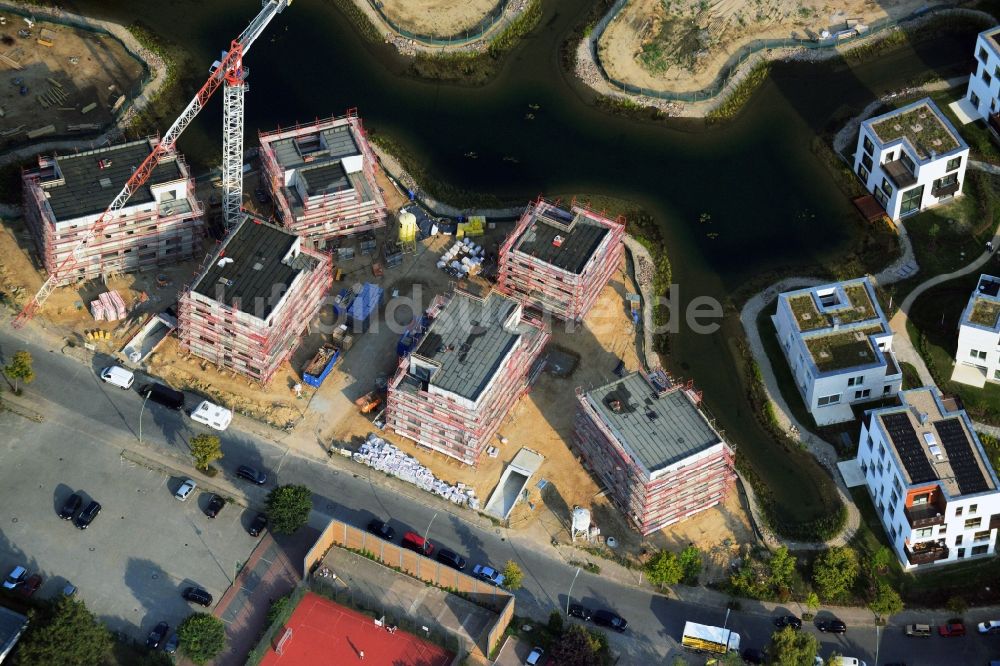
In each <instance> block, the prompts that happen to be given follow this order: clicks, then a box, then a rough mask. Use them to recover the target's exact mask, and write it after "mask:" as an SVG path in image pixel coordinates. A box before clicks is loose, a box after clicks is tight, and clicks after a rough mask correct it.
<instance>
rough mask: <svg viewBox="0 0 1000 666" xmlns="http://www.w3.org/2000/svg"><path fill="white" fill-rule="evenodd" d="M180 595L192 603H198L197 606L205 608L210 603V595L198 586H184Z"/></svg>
mask: <svg viewBox="0 0 1000 666" xmlns="http://www.w3.org/2000/svg"><path fill="white" fill-rule="evenodd" d="M181 596H182V597H184V598H185V599H186V600H187V601H190V602H191V603H193V604H198V605H199V606H205V607H206V608H207V607H208V606H211V605H212V595H211V594H209V593H208V591H207V590H203V589H201V588H200V587H186V588H184V591H183V592H181Z"/></svg>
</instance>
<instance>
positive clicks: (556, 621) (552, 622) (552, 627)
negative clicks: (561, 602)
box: [549, 610, 563, 636]
mask: <svg viewBox="0 0 1000 666" xmlns="http://www.w3.org/2000/svg"><path fill="white" fill-rule="evenodd" d="M549 632H550V633H551V634H552V635H553V636H559V635H561V634H562V632H563V616H562V612H561V611H558V610H554V611H552V612H551V613H549Z"/></svg>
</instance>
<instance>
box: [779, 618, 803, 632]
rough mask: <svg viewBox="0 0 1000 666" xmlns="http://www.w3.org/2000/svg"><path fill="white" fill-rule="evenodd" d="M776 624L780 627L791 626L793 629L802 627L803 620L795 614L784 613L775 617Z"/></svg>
mask: <svg viewBox="0 0 1000 666" xmlns="http://www.w3.org/2000/svg"><path fill="white" fill-rule="evenodd" d="M774 626H776V627H777V628H778V629H783V628H784V627H791V628H792V629H801V628H802V620H800V619H799V618H797V617H795V616H794V615H782V616H780V617H776V618H774Z"/></svg>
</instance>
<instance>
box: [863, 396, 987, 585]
mask: <svg viewBox="0 0 1000 666" xmlns="http://www.w3.org/2000/svg"><path fill="white" fill-rule="evenodd" d="M899 397H900V401H901V403H902V404H901V405H900V406H898V407H884V408H881V409H874V410H871V411H869V412H867V413H866V414H865V419H864V421H863V423H862V426H861V439H860V441H859V444H858V459H857V463H858V465H859V466H860V468H861V471H862V473H863V474H864V477H865V484H866V486H867V488H868V493H869V494H870V495H871V498H872V502H873V503H874V504H875V507H876V510H877V511H878V515H879V519H880V520H881V521H882V525H883V526H884V527H885V531H886V534H887V535H888V537H889V540H890V541H891V542H892V547H893V550H894V551H895V552H896V556H897V557H898V558H899V561H900V562H901V563H902V565H903V568H905V569H914V568H916V567H926V566H930V565H932V564H944V563H948V562H957V561H959V560H963V559H969V558H973V557H986V556H988V555H992V554H993V553H994V551H995V549H996V540H997V528H998V527H1000V490H998V481H997V475H996V472H995V471H994V470H993V467H992V466H991V465H990V462H989V458H988V457H987V455H986V453H985V452H984V451H983V446H982V444H981V443H980V441H979V437H978V436H977V435H976V431H975V429H974V428H973V426H972V421H971V420H970V419H969V416H968V414H966V413H965V410H963V409H959V408H958V406H957V405H956V404H955V403H954V400H952V399H947V400H946V399H943V398H942V397H941V394H940V393H939V392H938V390H937V389H936V388H919V389H913V390H911V391H904V392H903V393H900V394H899Z"/></svg>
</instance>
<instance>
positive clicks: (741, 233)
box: [67, 0, 975, 520]
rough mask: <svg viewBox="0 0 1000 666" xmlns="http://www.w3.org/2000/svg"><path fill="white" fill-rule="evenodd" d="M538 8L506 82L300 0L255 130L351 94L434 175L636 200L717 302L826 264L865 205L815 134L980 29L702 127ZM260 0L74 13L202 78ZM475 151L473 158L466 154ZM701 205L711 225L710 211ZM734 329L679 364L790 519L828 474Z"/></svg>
mask: <svg viewBox="0 0 1000 666" xmlns="http://www.w3.org/2000/svg"><path fill="white" fill-rule="evenodd" d="M543 4H544V7H545V10H544V17H543V19H542V22H541V25H540V26H539V28H537V29H536V30H535V31H534V32H533V33H532V34H531V35H530V37H529V38H528V39H527V40H526V41H525V42H524V44H522V45H521V46H520V47H519V48H518V49H517V50H516V51H515V52H514V53H513V54H512V56H511V57H510V58H509V59H508V60H507V61H506V62H505V64H504V67H503V69H502V71H501V72H500V73H499V75H498V76H497V78H496V79H495V80H494V81H493V82H492V83H491V84H489V85H487V86H485V87H481V88H470V87H462V86H453V85H443V84H438V83H433V82H425V81H417V80H413V79H411V78H408V77H407V76H406V75H405V64H404V63H403V62H402V61H401V60H400V59H399V58H397V57H396V56H395V55H394V54H392V53H391V51H390V50H389V49H388V48H387V47H385V46H384V45H372V44H368V43H366V42H365V41H364V40H363V39H362V38H361V37H360V36H358V35H356V34H355V33H354V31H353V29H352V27H351V25H350V23H349V22H348V20H347V19H346V17H344V16H342V15H341V14H339V13H338V11H337V10H336V9H334V8H333V7H332V6H331V5H329V4H326V3H324V2H322V1H320V0H296V2H295V4H294V5H293V6H292V7H290V8H289V9H288V10H286V11H285V12H284V13H283V14H282V15H281V16H279V17H278V18H277V19H276V20H275V22H274V23H273V24H272V26H271V27H270V28H269V30H268V32H267V33H266V34H265V35H264V37H263V38H262V39H261V41H260V42H259V43H258V44H257V45H255V46H254V47H253V49H252V50H251V52H250V54H249V56H248V57H247V59H246V63H247V64H248V66H249V67H250V79H249V80H250V91H249V93H248V95H247V101H246V105H247V106H246V109H247V117H246V127H247V136H248V137H253V136H254V135H255V134H256V131H257V129H258V128H260V129H265V130H266V129H272V128H274V127H275V126H276V125H279V124H280V125H289V124H292V123H294V122H296V121H306V120H310V119H312V118H314V117H317V116H319V117H321V116H328V115H330V114H341V113H343V112H344V110H345V109H347V108H349V107H357V108H358V109H359V112H360V113H361V115H362V117H363V118H364V120H365V123H366V125H367V126H368V127H369V128H373V129H375V130H376V131H378V132H380V133H384V134H386V135H389V136H391V137H392V138H393V139H395V140H397V141H399V142H401V143H402V144H404V145H405V146H406V147H407V149H408V150H409V151H410V152H411V153H412V154H415V155H419V156H421V158H422V159H423V160H425V162H426V164H427V167H428V169H429V171H430V172H431V173H433V174H434V176H435V177H437V178H438V179H440V180H444V181H449V182H451V183H453V184H455V185H456V186H458V187H461V188H465V189H469V190H475V191H482V192H491V193H494V194H497V195H499V196H501V197H503V198H513V199H515V200H518V201H522V202H523V201H526V200H528V199H529V198H533V197H535V196H536V195H537V194H539V193H545V194H546V195H559V194H563V193H579V192H587V193H593V194H606V195H612V196H615V197H625V198H630V199H633V200H635V201H636V202H637V203H638V204H639V205H641V206H643V207H645V208H646V209H647V210H649V211H650V212H652V213H653V214H654V215H655V216H656V217H657V219H658V220H659V221H660V222H661V224H662V228H663V232H664V235H665V238H666V241H667V244H668V249H669V252H670V257H671V260H672V263H673V275H674V281H675V282H676V283H677V284H679V286H680V290H681V298H682V303H686V302H688V301H689V300H690V299H692V298H694V297H696V296H701V295H710V296H714V297H716V298H718V299H720V300H721V301H723V302H724V301H725V300H726V295H727V294H728V293H730V292H731V291H732V290H734V289H737V288H738V287H740V285H741V284H743V283H744V282H745V281H746V280H747V279H749V278H752V277H753V276H755V275H759V274H760V273H761V272H763V271H771V270H781V269H783V268H788V267H796V268H799V267H808V266H810V265H815V264H816V263H817V262H819V261H821V260H823V259H828V258H830V257H835V256H836V255H837V254H838V252H843V251H844V250H845V248H846V247H848V246H849V244H850V242H851V241H852V236H851V235H852V233H854V232H853V231H852V230H854V229H856V228H857V226H856V222H855V217H854V216H855V215H856V213H855V212H854V211H853V210H852V208H851V205H850V202H849V201H847V199H846V198H845V197H844V195H843V194H842V193H841V192H840V191H839V190H838V189H837V188H836V187H835V186H834V185H833V184H832V183H831V181H830V179H829V176H828V174H827V172H826V170H825V168H824V167H823V166H822V165H821V164H820V163H819V162H818V161H817V160H816V159H815V157H814V156H813V154H812V153H811V152H810V149H809V145H810V142H811V140H812V139H813V138H814V137H815V135H816V133H817V132H818V131H821V130H823V129H825V128H826V127H827V126H828V124H830V122H831V118H832V117H833V116H835V115H837V114H838V113H840V114H842V113H843V112H844V110H845V109H846V108H856V109H860V108H861V107H863V106H864V105H865V104H867V103H868V102H869V101H870V100H871V99H873V97H875V96H877V95H879V94H881V93H882V92H884V91H886V90H889V89H895V88H899V87H900V86H901V85H903V84H904V82H906V81H908V80H910V79H912V78H914V77H916V76H919V75H921V74H923V73H925V72H926V71H927V70H928V69H932V70H936V71H937V72H939V73H942V74H945V75H954V74H957V73H963V72H968V71H969V70H970V68H971V65H970V61H971V57H972V49H973V44H974V42H975V37H974V34H973V33H972V32H971V31H967V32H963V33H946V34H944V35H943V36H940V37H937V38H935V39H934V40H933V42H932V43H931V42H928V43H923V44H917V45H913V46H904V47H901V48H898V49H896V50H894V51H893V52H891V53H888V54H885V55H882V56H880V57H879V58H878V59H877V60H875V61H873V62H869V63H865V64H863V65H860V66H856V67H853V68H852V67H847V66H845V65H844V64H843V63H839V62H838V63H832V64H831V63H827V64H822V65H816V64H805V63H799V64H781V63H779V64H777V65H775V67H774V69H773V73H772V75H771V76H770V78H769V79H768V80H767V82H766V83H765V84H764V85H763V86H762V87H761V88H760V89H759V90H758V91H757V92H756V93H755V94H754V96H753V97H752V99H751V100H750V103H749V104H748V106H747V108H746V109H745V111H744V112H743V113H742V114H741V115H740V116H739V117H738V118H737V119H736V120H735V121H734V122H731V123H729V124H726V125H724V126H719V127H711V128H704V127H702V126H701V124H700V123H692V122H668V123H664V122H660V123H653V122H642V121H636V120H631V119H627V118H623V117H619V116H615V115H612V114H610V113H607V112H604V111H601V110H599V109H597V108H595V107H594V106H593V104H592V95H591V94H590V93H589V92H588V90H587V89H585V88H584V87H583V86H581V85H580V84H578V83H577V82H576V81H574V80H573V77H572V76H571V75H568V74H566V73H565V72H563V71H562V68H561V66H560V59H559V45H560V43H561V42H562V41H563V39H564V38H565V36H566V35H567V34H568V32H569V31H570V30H571V28H572V27H573V26H574V25H575V24H576V23H578V22H579V20H580V18H581V17H582V16H583V15H584V14H585V13H586V11H585V10H586V7H585V6H584V5H585V4H589V3H583V2H580V1H579V0H577V1H573V0H543ZM258 7H259V3H257V2H254V1H253V0H248V1H245V2H244V1H241V2H237V1H236V0H212V1H210V2H209V1H199V2H191V1H189V0H174V1H172V2H163V3H160V2H156V3H153V2H147V3H140V2H120V1H117V0H85V1H81V2H75V3H72V4H71V5H70V6H68V7H67V8H68V9H76V10H78V11H83V12H88V11H91V12H94V13H96V14H98V15H100V16H103V17H107V18H112V19H115V20H119V21H122V22H129V21H132V20H135V19H141V20H143V21H144V22H145V23H146V24H148V25H149V26H151V27H152V28H153V29H154V30H156V31H157V32H159V33H161V34H163V35H165V36H166V37H167V38H168V39H171V40H173V41H174V42H176V43H178V44H180V45H181V46H183V47H184V48H185V49H186V50H187V51H189V52H190V53H191V54H192V57H193V59H194V62H197V63H204V64H205V69H206V73H207V67H208V64H209V63H211V61H212V60H213V59H215V58H217V57H218V53H219V51H220V50H221V49H222V48H224V47H225V46H226V45H227V44H228V43H229V40H230V39H232V38H233V37H234V36H235V35H236V34H237V33H238V32H239V31H240V30H242V29H243V27H244V25H245V24H246V23H247V21H248V20H249V18H250V17H252V16H253V15H254V14H255V12H256V11H257V9H258ZM198 76H201V73H200V72H199V73H198ZM529 104H537V105H540V107H541V108H540V109H539V110H537V111H533V113H534V115H535V119H534V120H526V119H525V117H524V116H525V113H526V112H527V111H528V105H529ZM220 119H221V103H220V101H219V99H218V98H217V99H216V100H214V101H213V102H212V104H211V105H210V106H209V108H207V109H206V110H205V111H204V112H203V113H202V115H201V116H200V118H199V119H198V120H197V121H196V122H195V123H194V124H193V125H192V127H191V128H190V129H189V130H188V131H187V133H186V134H185V136H184V137H183V138H182V139H181V142H180V148H181V150H182V151H183V152H184V153H186V154H187V155H188V156H189V158H191V159H192V160H193V161H196V162H198V161H202V162H203V161H207V160H209V159H211V158H213V157H214V156H215V155H217V154H218V152H219V147H220V141H221V139H220V127H221V120H220ZM469 151H474V152H476V153H478V155H479V158H478V159H477V160H469V159H467V158H465V157H464V154H465V153H466V152H469ZM505 156H510V157H514V158H516V159H517V160H519V161H518V162H517V163H513V162H510V161H505V160H504V159H503V158H504V157H505ZM703 213H707V214H709V215H710V216H711V222H710V223H709V224H702V223H699V219H700V217H701V215H702V214H703ZM710 234H714V237H710ZM805 270H807V268H806V269H805ZM738 333H739V331H738V322H735V317H734V316H731V317H730V318H729V321H727V324H726V326H725V327H723V329H722V330H721V331H720V332H719V333H716V334H714V335H695V334H693V333H691V332H689V331H684V330H682V332H681V333H680V334H678V335H675V336H673V337H672V341H671V346H672V355H671V358H670V360H669V363H670V365H671V367H672V369H673V370H675V371H677V372H678V374H681V375H683V376H685V377H692V378H693V379H694V380H695V382H696V384H697V386H698V388H700V389H702V390H703V391H704V393H705V400H706V404H707V405H708V407H709V408H710V409H711V411H712V412H713V413H714V414H715V415H716V416H717V418H718V419H719V422H720V425H721V426H722V427H723V428H724V429H725V431H726V434H727V437H728V438H729V439H730V440H732V441H733V442H734V443H735V444H736V445H737V446H738V447H740V449H741V450H742V451H743V452H744V453H745V454H746V455H747V457H748V459H749V460H750V462H751V464H752V465H753V466H754V468H755V470H756V471H757V473H758V474H759V475H760V476H761V477H762V478H763V479H764V480H765V481H766V482H767V483H768V485H769V486H770V487H771V488H772V489H773V491H774V494H775V499H776V500H777V502H778V504H779V506H780V509H781V511H782V513H784V515H785V516H786V517H787V518H788V519H795V520H806V519H810V518H814V517H816V516H818V515H821V514H822V512H823V511H824V510H825V509H826V507H827V506H828V499H829V493H830V484H829V483H818V482H817V479H818V477H819V476H821V475H822V474H823V473H822V472H821V471H820V469H819V467H818V465H816V464H815V463H814V462H813V461H812V460H811V459H809V458H808V457H805V456H803V455H788V454H785V453H783V452H782V451H781V450H780V449H778V448H777V447H776V445H775V444H774V443H773V442H772V441H771V439H770V438H769V437H768V436H767V434H766V433H765V432H764V431H763V430H762V429H761V428H760V427H759V425H758V424H757V422H756V420H755V419H754V418H753V415H752V414H751V412H750V407H749V403H748V402H747V400H746V398H745V393H746V391H745V388H744V386H743V385H742V384H741V383H740V381H739V380H738V378H737V375H736V372H735V371H734V359H733V356H732V352H731V350H732V340H731V336H730V335H727V334H733V335H736V334H738ZM609 373H610V368H609Z"/></svg>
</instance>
